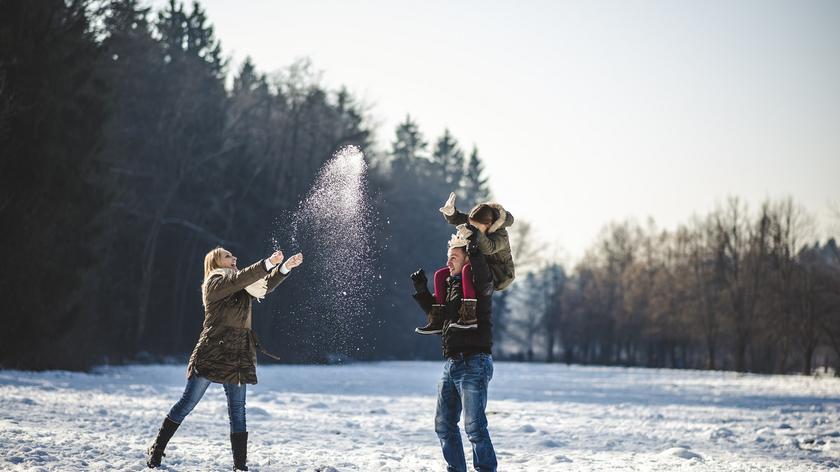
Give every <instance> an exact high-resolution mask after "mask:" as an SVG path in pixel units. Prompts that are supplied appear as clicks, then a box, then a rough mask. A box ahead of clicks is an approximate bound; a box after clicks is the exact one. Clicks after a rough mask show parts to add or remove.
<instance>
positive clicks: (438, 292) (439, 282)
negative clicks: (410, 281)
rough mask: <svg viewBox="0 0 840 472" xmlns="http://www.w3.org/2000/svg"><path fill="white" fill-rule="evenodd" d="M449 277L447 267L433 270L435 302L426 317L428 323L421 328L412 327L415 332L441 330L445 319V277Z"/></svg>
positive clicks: (435, 332) (440, 331) (439, 331)
mask: <svg viewBox="0 0 840 472" xmlns="http://www.w3.org/2000/svg"><path fill="white" fill-rule="evenodd" d="M447 277H449V268H448V267H443V268H440V269H438V270H437V271H435V278H434V284H435V294H434V297H435V303H434V304H433V305H432V310H431V311H430V312H429V314H428V315H426V317H427V321H428V323H426V326H423V327H422V328H414V332H415V333H417V334H440V333H442V332H443V322H444V319H445V311H444V310H445V307H444V303H446V278H447Z"/></svg>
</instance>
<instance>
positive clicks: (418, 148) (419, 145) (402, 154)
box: [390, 115, 429, 173]
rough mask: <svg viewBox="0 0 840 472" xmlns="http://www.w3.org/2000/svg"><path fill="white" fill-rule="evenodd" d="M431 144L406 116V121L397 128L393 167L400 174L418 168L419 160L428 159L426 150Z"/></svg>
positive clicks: (392, 153) (392, 152)
mask: <svg viewBox="0 0 840 472" xmlns="http://www.w3.org/2000/svg"><path fill="white" fill-rule="evenodd" d="M428 145H429V143H428V142H426V140H425V139H424V138H423V134H422V133H421V132H420V130H419V129H418V127H417V123H416V122H414V120H412V119H411V115H406V116H405V121H404V122H402V123H400V124H399V125H398V126H397V131H396V139H395V140H394V141H393V142H392V143H391V153H390V154H391V157H392V161H391V165H392V167H393V168H394V171H395V172H397V173H399V172H403V171H407V170H409V169H413V168H415V167H417V166H418V163H419V159H426V158H427V157H426V148H427V147H428Z"/></svg>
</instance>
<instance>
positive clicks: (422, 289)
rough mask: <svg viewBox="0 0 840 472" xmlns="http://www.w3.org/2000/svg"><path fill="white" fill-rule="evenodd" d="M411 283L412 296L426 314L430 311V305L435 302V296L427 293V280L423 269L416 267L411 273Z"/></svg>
mask: <svg viewBox="0 0 840 472" xmlns="http://www.w3.org/2000/svg"><path fill="white" fill-rule="evenodd" d="M411 283H412V284H413V285H414V292H415V293H414V295H412V297H413V298H414V299H415V300H417V303H418V304H419V305H420V308H421V309H422V310H423V311H424V312H425V313H426V314H427V315H428V314H429V312H430V311H432V305H433V304H434V303H435V298H434V297H433V296H432V294H431V293H429V285H428V280H426V272H425V271H424V270H423V269H417V271H416V272H414V273H413V274H411Z"/></svg>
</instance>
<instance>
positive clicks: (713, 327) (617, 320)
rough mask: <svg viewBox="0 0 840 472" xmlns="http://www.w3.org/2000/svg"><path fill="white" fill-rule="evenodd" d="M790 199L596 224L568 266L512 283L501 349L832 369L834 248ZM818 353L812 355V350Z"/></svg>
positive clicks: (838, 323)
mask: <svg viewBox="0 0 840 472" xmlns="http://www.w3.org/2000/svg"><path fill="white" fill-rule="evenodd" d="M813 223H814V222H813V220H812V219H811V218H810V217H809V216H808V214H807V213H806V212H805V210H803V209H802V208H801V207H799V206H797V205H796V204H795V203H794V202H793V201H792V200H791V199H784V200H780V201H767V202H765V203H764V204H763V205H761V207H760V208H759V209H758V211H757V212H754V213H751V212H749V211H748V208H747V206H746V205H745V203H744V202H743V201H741V200H739V199H737V198H730V199H728V200H727V201H726V203H725V204H723V205H721V206H720V207H719V208H718V209H716V210H715V211H713V212H711V213H710V214H708V215H706V216H705V217H697V218H694V219H692V220H691V221H690V222H689V223H687V224H684V225H681V226H680V227H679V228H677V229H676V230H674V231H662V230H658V229H657V228H656V227H655V226H654V225H653V223H652V222H650V223H649V224H648V225H646V226H642V225H639V224H637V223H634V222H629V221H628V222H623V223H617V224H611V225H609V226H607V227H606V228H605V229H604V230H603V232H602V234H601V236H600V237H599V239H598V241H597V242H596V243H595V244H594V245H593V246H592V247H591V248H590V249H589V251H588V252H587V254H586V256H585V258H584V259H583V260H582V261H581V262H580V263H579V264H578V265H577V266H575V268H574V270H573V271H571V273H567V272H566V271H565V270H564V269H563V267H562V266H560V265H549V266H546V267H544V268H543V269H542V270H540V271H537V272H535V273H533V274H531V275H530V276H529V277H528V279H527V281H526V283H524V284H519V285H518V287H517V290H518V293H517V294H516V296H517V298H518V300H519V303H520V310H518V311H517V313H518V314H519V315H520V316H518V317H517V318H516V319H514V320H511V322H510V323H509V331H510V332H511V338H510V339H509V341H510V342H511V343H510V346H511V349H512V350H513V351H514V352H518V353H519V355H520V356H522V357H526V358H527V357H531V358H538V359H545V360H548V361H562V362H575V363H584V364H606V365H626V366H647V367H670V368H695V369H728V370H736V371H739V372H746V371H750V372H763V373H787V372H795V371H799V372H802V373H805V374H810V373H811V372H812V370H813V368H814V365H815V363H816V362H819V365H827V364H830V365H832V366H833V367H834V368H835V372H840V251H839V250H838V247H837V244H836V242H835V240H834V239H830V240H829V241H828V242H826V243H825V244H821V243H819V242H814V241H813V240H812V239H810V238H811V234H812V231H811V230H812V229H813V226H812V225H813ZM818 354H819V357H817V355H818Z"/></svg>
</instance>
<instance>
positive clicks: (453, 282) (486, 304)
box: [414, 243, 493, 357]
mask: <svg viewBox="0 0 840 472" xmlns="http://www.w3.org/2000/svg"><path fill="white" fill-rule="evenodd" d="M467 247H468V248H469V256H470V260H469V262H470V264H471V265H472V276H473V282H474V284H475V291H476V316H477V318H478V328H476V329H457V328H455V329H450V328H449V325H450V324H451V323H453V322H455V321H458V309H459V308H460V307H461V298H462V292H461V277H459V276H456V277H449V278H447V279H446V306H445V308H444V313H445V317H446V319H445V321H444V323H443V335H442V341H443V355H444V357H455V356H457V355H458V354H475V353H479V352H484V353H487V354H491V351H490V349H491V347H492V346H493V331H492V328H493V322H492V320H491V311H492V305H493V278H492V276H491V275H490V268H489V267H488V266H487V260H486V258H485V256H484V254H482V253H481V251H479V250H478V246H477V245H476V244H475V243H470V245H469V246H467ZM414 299H415V300H417V303H419V304H420V308H422V309H423V311H424V312H426V313H427V314H428V313H429V311H431V309H432V305H433V304H434V303H435V299H434V297H433V296H432V294H431V293H429V291H428V290H423V291H421V292H419V293H415V294H414Z"/></svg>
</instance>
